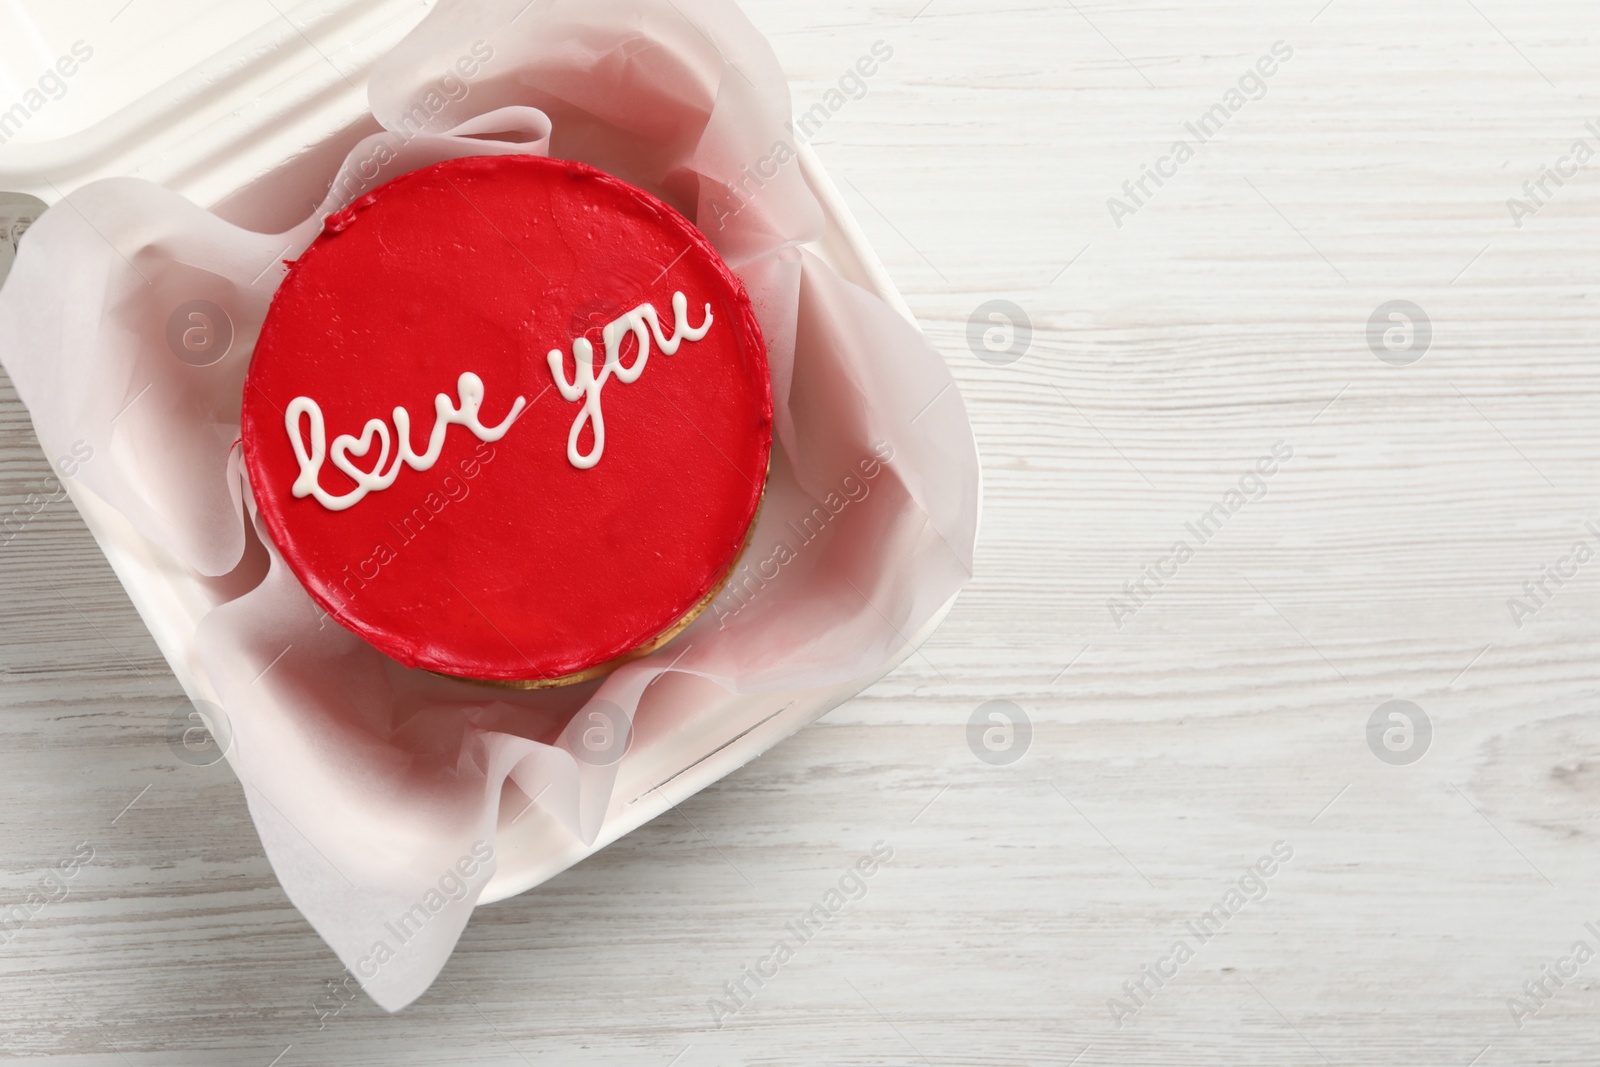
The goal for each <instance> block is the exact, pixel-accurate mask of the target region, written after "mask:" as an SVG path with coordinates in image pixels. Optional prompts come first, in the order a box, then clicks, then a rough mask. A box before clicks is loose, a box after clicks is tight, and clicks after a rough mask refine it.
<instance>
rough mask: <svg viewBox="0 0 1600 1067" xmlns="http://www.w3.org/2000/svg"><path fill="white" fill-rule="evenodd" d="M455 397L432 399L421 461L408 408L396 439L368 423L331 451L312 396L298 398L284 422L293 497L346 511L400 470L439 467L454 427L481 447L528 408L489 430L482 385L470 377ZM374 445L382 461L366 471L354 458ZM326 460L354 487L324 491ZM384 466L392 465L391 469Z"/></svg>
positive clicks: (518, 406)
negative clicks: (295, 468) (293, 467)
mask: <svg viewBox="0 0 1600 1067" xmlns="http://www.w3.org/2000/svg"><path fill="white" fill-rule="evenodd" d="M456 397H457V400H456V401H455V402H452V401H451V400H450V397H449V396H447V395H446V394H444V393H440V394H439V395H437V396H436V397H434V399H433V412H434V415H433V431H432V432H431V433H430V434H429V435H428V447H427V450H426V451H424V452H422V453H421V454H420V455H419V454H418V453H417V452H415V451H413V450H412V447H411V415H410V413H409V412H407V411H406V409H405V408H401V407H397V408H395V409H394V429H395V432H394V435H393V436H392V437H391V435H390V433H389V426H388V424H387V423H385V422H384V421H383V420H382V419H369V420H368V421H367V424H366V425H365V426H364V427H362V429H361V436H360V437H352V436H351V435H350V434H340V435H339V436H338V437H335V438H334V439H333V444H332V445H331V446H330V445H329V444H328V438H327V428H326V427H325V426H324V425H323V420H322V408H321V406H320V405H318V403H317V402H316V401H315V400H313V399H311V398H310V397H308V396H297V397H295V398H294V400H293V401H292V402H291V403H290V404H289V409H288V411H286V412H285V413H284V417H283V421H284V426H285V428H287V429H288V431H289V443H290V444H291V445H292V446H293V447H294V458H295V459H296V460H297V461H298V462H299V464H300V476H299V477H298V478H296V479H295V480H294V495H295V497H296V498H297V499H298V498H302V497H308V496H310V497H316V499H317V503H319V504H321V505H322V506H323V507H325V508H327V509H328V510H329V511H343V510H345V509H346V508H348V507H352V506H353V505H355V503H356V502H357V501H359V500H360V499H361V498H362V497H364V496H366V495H367V494H368V493H370V492H373V491H375V490H379V489H387V488H389V487H390V486H391V485H393V484H394V480H395V478H397V477H399V475H400V468H401V466H407V467H410V468H411V469H412V470H415V471H425V470H429V469H430V468H432V467H433V465H434V464H435V463H437V462H438V461H439V454H440V453H441V452H443V451H444V437H445V433H446V431H448V430H449V429H450V427H451V425H452V424H453V425H456V426H465V427H466V428H467V429H469V430H471V431H472V433H473V435H474V436H476V437H477V438H478V440H480V441H498V440H500V438H502V437H504V436H505V434H506V431H507V430H509V429H511V424H512V423H513V422H515V421H517V416H518V415H521V414H522V409H523V408H525V407H527V405H528V402H527V400H526V399H525V398H523V397H520V396H519V397H517V399H516V402H515V403H513V404H512V405H511V413H510V414H508V415H507V416H506V417H505V419H504V420H503V421H501V422H500V424H499V425H497V426H485V425H484V424H483V421H482V419H481V418H479V415H478V412H479V409H480V408H481V407H482V406H483V379H482V378H480V377H478V376H477V375H476V374H473V373H472V372H471V371H468V372H466V373H465V374H463V375H462V376H461V377H460V378H459V379H458V380H457V382H456ZM308 420H309V431H310V433H309V437H308V435H307V434H306V433H304V432H302V430H301V424H302V422H306V421H308ZM374 441H376V442H377V444H378V458H377V459H376V460H373V461H370V465H369V466H368V468H367V469H365V470H363V469H362V468H361V467H360V466H358V465H357V464H355V463H354V462H352V461H351V459H350V457H351V456H355V457H357V458H363V457H365V456H366V455H367V454H368V453H369V452H371V451H372V445H373V442H374ZM391 452H392V453H393V454H394V462H393V463H392V464H391V463H389V456H390V453H391ZM324 460H331V461H332V462H333V465H334V466H335V467H336V468H338V469H339V470H341V471H343V472H344V473H345V474H347V475H349V477H350V479H351V480H352V481H354V482H355V483H356V487H355V488H354V489H352V490H350V492H348V493H340V494H334V493H330V492H328V491H327V490H326V489H324V488H322V464H323V461H324ZM385 464H389V465H388V467H387V469H385Z"/></svg>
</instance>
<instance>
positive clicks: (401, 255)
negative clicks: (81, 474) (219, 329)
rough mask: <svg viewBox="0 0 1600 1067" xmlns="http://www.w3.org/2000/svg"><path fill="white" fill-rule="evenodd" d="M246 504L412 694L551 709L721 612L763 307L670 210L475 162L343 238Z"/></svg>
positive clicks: (739, 539) (414, 177)
mask: <svg viewBox="0 0 1600 1067" xmlns="http://www.w3.org/2000/svg"><path fill="white" fill-rule="evenodd" d="M243 439H244V453H245V461H246V465H247V469H248V472H249V478H250V486H251V490H252V492H253V493H254V495H255V499H256V502H257V505H258V507H259V509H260V512H261V516H262V519H263V520H264V523H265V525H266V528H267V530H268V532H269V533H270V535H271V537H272V539H273V541H274V542H275V543H276V545H277V547H278V549H279V550H280V551H281V553H282V555H283V558H284V560H285V561H286V562H287V563H288V565H289V567H290V568H292V569H293V571H294V573H295V574H296V576H297V577H298V578H299V579H300V581H301V583H302V584H303V585H304V586H305V587H306V589H307V590H308V591H309V592H310V594H311V595H312V597H313V598H314V599H315V600H316V601H317V602H318V603H319V604H320V605H322V607H323V608H324V609H325V610H326V611H327V612H328V613H329V614H330V615H331V616H332V617H333V618H334V619H336V620H337V621H338V622H340V623H341V624H342V625H344V626H345V627H347V628H348V629H350V630H352V631H353V632H355V633H356V634H359V635H360V636H361V637H363V638H365V639H366V640H367V641H368V642H370V643H371V644H372V645H374V646H375V647H377V648H378V649H379V650H380V651H382V652H384V653H386V654H387V655H389V656H391V657H393V658H394V659H396V660H398V661H400V662H401V663H403V664H405V665H407V666H411V667H422V668H426V669H428V670H432V671H436V672H439V673H443V674H449V675H455V676H459V677H464V678H472V679H479V680H484V681H495V682H505V683H512V684H520V685H554V684H563V683H567V682H574V681H579V680H582V679H585V678H589V677H594V676H595V675H597V674H599V673H602V672H603V671H605V670H607V669H609V668H610V667H611V666H614V665H615V664H616V663H618V662H621V661H623V660H625V659H627V658H628V657H630V656H632V655H637V654H642V653H643V652H647V651H649V650H651V649H653V648H656V647H659V646H660V645H661V644H663V643H665V642H666V641H667V640H669V639H670V638H671V637H672V636H673V635H674V634H676V633H677V632H678V631H679V630H681V629H682V628H683V627H684V626H686V625H688V623H689V622H691V621H692V620H693V619H694V617H695V616H696V615H697V614H698V613H699V612H701V611H702V610H704V608H705V607H706V605H707V604H708V603H709V602H710V600H711V598H712V597H713V596H714V595H715V594H716V592H717V590H718V589H719V588H720V586H721V583H722V582H723V580H724V579H725V578H726V576H727V574H728V572H729V571H730V569H731V568H732V566H733V564H734V562H735V560H736V559H737V557H738V555H739V552H740V550H741V548H742V547H743V545H744V543H745V541H746V538H747V536H748V534H749V530H750V527H751V524H752V523H753V522H754V520H755V516H756V512H757V509H758V508H759V506H760V502H761V496H762V490H763V488H764V486H765V482H766V476H767V463H768V458H769V454H770V451H771V446H772V396H771V386H770V382H769V379H768V372H767V362H766V350H765V346H764V344H763V342H762V338H761V331H760V328H759V326H758V325H757V323H756V319H755V315H754V313H753V311H752V310H751V307H750V301H749V298H748V297H747V296H746V294H745V291H744V288H743V286H741V285H740V283H739V281H738V279H737V278H735V277H734V276H733V274H732V273H731V272H730V271H729V270H728V268H727V266H726V265H725V264H724V263H723V262H722V260H721V259H720V258H719V257H718V256H717V253H716V252H715V251H714V250H713V249H712V247H711V245H710V244H709V243H708V242H707V241H706V239H705V237H704V236H703V235H701V233H700V232H699V231H698V230H696V229H695V228H694V226H693V225H692V224H690V223H689V222H688V221H687V220H686V219H684V218H683V216H681V215H679V214H678V213H677V212H676V211H674V210H673V209H672V208H671V207H669V206H667V205H666V204H664V203H662V202H661V201H660V200H658V199H656V198H655V197H653V196H651V195H650V194H648V193H645V192H644V191H642V190H640V189H636V188H634V187H633V186H631V185H628V184H626V183H624V182H621V181H619V180H617V179H615V178H612V177H610V176H608V175H606V174H603V173H601V172H599V171H597V170H595V169H593V168H592V167H588V166H585V165H583V164H580V163H571V162H564V161H560V160H550V159H544V158H539V157H534V156H497V157H474V158H469V159H458V160H452V161H449V162H445V163H440V164H437V165H435V166H432V167H427V168H425V169H423V170H418V171H414V172H412V173H410V174H407V175H405V176H403V177H400V178H397V179H395V180H394V181H392V182H390V183H388V184H387V185H384V186H381V187H380V188H378V189H377V190H375V191H374V192H372V193H370V194H368V195H367V196H364V197H363V198H361V199H360V200H358V201H356V202H355V203H354V204H352V205H351V206H350V207H349V208H347V209H345V210H344V211H341V212H339V213H337V214H335V215H331V216H329V217H328V219H327V220H326V223H325V226H324V230H323V233H322V234H321V235H320V236H319V237H318V238H317V239H316V240H315V241H314V242H313V243H312V244H311V246H310V247H309V248H308V249H306V251H305V253H304V254H303V255H301V257H300V258H299V259H298V260H297V261H295V262H294V263H293V264H292V265H291V266H290V269H289V273H288V276H287V277H286V278H285V280H284V282H283V284H282V286H281V287H280V288H279V290H278V293H277V295H276V296H275V297H274V299H273V302H272V307H271V310H270V311H269V313H268V315H267V318H266V322H265V324H264V325H263V326H262V330H261V336H260V340H259V342H258V343H257V345H256V350H255V355H254V357H253V359H252V361H251V364H250V370H249V376H248V379H247V381H246V385H245V394H244V411H243Z"/></svg>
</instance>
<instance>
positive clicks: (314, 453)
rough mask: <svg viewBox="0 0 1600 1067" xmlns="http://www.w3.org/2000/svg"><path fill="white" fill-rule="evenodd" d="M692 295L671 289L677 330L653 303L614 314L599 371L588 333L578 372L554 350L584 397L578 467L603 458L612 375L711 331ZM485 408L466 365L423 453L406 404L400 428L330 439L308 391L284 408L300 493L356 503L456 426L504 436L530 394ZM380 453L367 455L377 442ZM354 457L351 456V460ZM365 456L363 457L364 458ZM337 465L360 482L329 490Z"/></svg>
mask: <svg viewBox="0 0 1600 1067" xmlns="http://www.w3.org/2000/svg"><path fill="white" fill-rule="evenodd" d="M688 308H689V301H688V299H687V298H686V297H685V296H684V295H683V294H682V293H673V294H672V315H673V328H672V336H671V337H667V336H665V335H664V334H663V333H662V331H661V320H660V318H659V316H658V315H657V314H656V309H655V305H654V304H640V305H639V306H638V307H636V308H634V309H633V310H632V311H629V312H628V313H627V314H625V315H622V316H621V317H620V318H617V319H614V320H612V321H611V322H610V323H608V324H607V325H606V327H605V329H604V330H603V331H602V333H601V336H602V338H603V340H604V343H605V347H606V356H605V363H604V364H603V365H602V366H601V369H600V373H599V374H598V375H596V374H595V370H594V346H593V345H592V344H590V343H589V341H588V340H587V339H586V338H583V337H579V338H577V339H576V340H574V341H573V342H572V357H573V361H574V366H573V373H572V377H571V378H570V379H569V378H568V377H567V375H566V368H565V366H564V363H565V360H564V358H563V356H562V353H561V350H560V349H559V348H554V349H551V350H550V355H549V363H550V373H551V374H553V375H554V376H555V380H556V381H555V384H556V388H557V390H559V391H560V393H561V395H562V396H563V397H565V398H566V400H567V401H568V402H569V403H576V402H578V401H579V400H581V401H583V407H582V409H581V410H580V411H579V412H578V417H577V419H576V420H575V421H574V422H573V424H572V431H571V432H570V433H569V434H568V435H567V460H568V461H569V462H570V463H571V464H572V465H573V466H574V467H577V468H578V469H579V470H588V469H589V468H591V467H593V466H594V465H595V464H596V463H599V462H600V457H601V455H603V454H604V452H605V447H606V423H605V415H604V414H603V413H602V411H601V409H600V391H601V390H602V389H604V388H605V385H606V382H608V381H610V380H611V378H612V377H613V376H614V377H616V378H617V379H618V380H619V381H621V382H624V383H632V382H636V381H638V380H639V375H641V374H643V373H644V368H645V365H646V364H647V363H648V362H649V361H650V342H651V340H652V339H654V341H655V343H656V347H657V348H659V349H660V350H661V352H662V354H664V355H668V356H671V355H676V354H677V351H678V348H679V346H680V345H682V343H683V342H684V341H685V340H688V341H699V340H700V339H702V338H703V337H705V335H706V333H707V331H709V330H710V329H711V324H712V321H713V319H712V315H711V305H710V304H707V305H706V314H705V318H704V319H703V320H702V321H701V323H700V325H699V326H690V325H689V316H688ZM630 336H631V337H633V338H634V339H635V340H636V341H637V342H638V345H639V351H638V353H637V354H636V355H635V356H634V359H633V362H632V363H630V364H626V365H624V364H623V362H622V346H623V344H624V343H625V342H626V341H627V339H628V338H629V337H630ZM482 406H483V379H482V378H480V377H478V376H477V375H476V374H473V373H472V372H471V371H467V372H466V373H464V374H462V375H461V377H460V378H459V379H458V380H457V382H456V399H455V400H454V401H452V400H451V399H450V397H449V396H448V395H447V394H445V393H439V394H438V395H437V396H435V397H434V400H433V429H432V430H431V431H430V432H429V434H428V447H427V448H426V449H425V450H424V451H422V452H420V453H419V452H417V451H415V450H414V449H413V448H412V445H411V414H410V413H409V412H408V411H406V409H405V408H403V407H397V408H395V409H394V412H393V416H392V417H393V422H394V429H393V431H392V432H391V430H390V428H389V423H387V422H385V421H384V420H383V419H368V420H367V422H366V425H364V426H363V427H362V428H361V433H360V435H359V436H355V435H351V434H340V435H339V436H338V437H335V438H334V439H333V441H332V442H331V443H330V442H329V441H328V436H327V433H328V431H327V426H326V425H325V423H324V421H323V417H322V407H321V405H319V404H318V403H317V402H316V401H315V400H313V399H311V398H310V397H308V396H297V397H295V398H294V400H293V401H292V402H290V404H289V407H288V410H287V411H285V412H284V417H283V422H284V428H285V429H287V430H288V431H289V443H290V445H291V446H292V447H293V448H294V457H295V460H296V461H297V462H298V463H299V466H300V474H299V476H298V477H296V478H295V480H294V487H293V492H294V495H295V497H296V499H301V498H304V497H308V496H309V497H315V498H316V501H317V503H319V504H321V505H322V506H323V507H325V508H327V509H328V510H329V511H344V510H345V509H346V508H349V507H353V506H354V505H355V504H356V503H358V502H359V501H360V500H361V499H362V498H363V497H365V496H366V495H367V494H368V493H372V492H377V491H379V490H383V489H387V488H389V487H390V486H391V485H393V484H394V481H395V479H396V478H397V477H399V475H400V468H401V467H410V468H411V469H412V470H415V471H425V470H429V469H431V468H432V467H433V465H434V464H435V463H437V462H438V461H439V455H440V453H442V452H443V451H444V439H445V434H446V433H447V432H448V431H449V429H450V427H451V426H452V425H454V426H465V427H466V428H467V429H468V430H470V431H472V433H473V434H474V435H475V436H476V437H477V438H478V440H480V441H498V440H500V438H502V437H504V436H505V433H506V431H507V430H509V429H511V424H512V423H514V422H516V421H517V417H518V416H519V415H521V414H522V410H523V408H525V407H527V406H528V401H527V399H526V398H525V397H521V396H519V397H517V398H516V400H515V402H513V403H512V405H511V412H510V414H508V415H507V416H506V417H505V419H503V420H502V421H501V422H500V423H499V424H498V425H496V426H485V425H484V424H483V421H482V419H481V418H480V417H479V411H480V409H481V408H482ZM585 424H588V425H589V426H590V428H591V430H592V432H593V434H594V442H593V444H592V446H591V447H590V449H589V451H588V452H583V451H581V450H580V449H579V448H578V439H579V437H580V436H581V435H582V433H583V427H584V425H585ZM374 446H376V447H377V457H376V458H372V459H369V458H368V457H369V456H370V455H371V453H372V451H373V447H374ZM352 457H353V458H352ZM358 461H359V462H358ZM325 463H332V464H333V466H334V468H335V469H336V470H339V471H341V472H343V473H344V474H345V475H346V476H347V477H349V479H350V480H351V481H353V482H355V483H356V487H355V488H354V489H352V490H350V491H349V492H347V493H330V492H328V491H327V490H326V489H324V488H323V487H322V468H323V465H324V464H325Z"/></svg>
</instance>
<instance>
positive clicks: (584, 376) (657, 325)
mask: <svg viewBox="0 0 1600 1067" xmlns="http://www.w3.org/2000/svg"><path fill="white" fill-rule="evenodd" d="M688 308H689V301H688V300H687V299H686V298H685V297H684V295H683V294H682V293H673V294H672V315H673V320H674V322H673V327H672V336H671V337H664V336H662V333H661V320H660V318H659V317H657V315H656V308H655V305H654V304H640V305H639V306H638V307H636V308H634V309H633V310H632V311H630V312H628V313H627V314H625V315H623V316H622V317H621V318H618V319H614V320H612V321H611V322H610V323H609V324H607V326H606V328H605V329H604V331H602V333H601V337H602V339H603V341H604V342H605V346H606V361H605V365H604V366H603V367H602V368H601V370H600V374H599V376H598V377H597V376H596V375H595V373H594V345H592V344H590V343H589V341H588V339H587V338H583V337H580V338H578V339H577V340H575V341H573V342H572V359H573V364H574V366H573V369H572V377H571V379H568V378H567V373H566V367H565V362H566V359H565V357H564V356H563V355H562V353H561V349H559V348H552V349H551V350H550V356H549V360H550V373H551V374H553V375H554V376H555V379H556V388H557V389H558V390H560V392H561V395H562V397H564V398H565V399H566V400H567V402H568V403H576V402H577V401H579V400H582V401H583V408H582V410H580V411H579V412H578V417H577V418H576V419H575V420H574V421H573V423H572V432H571V433H569V434H568V435H567V461H568V462H569V463H571V464H572V465H573V466H574V467H577V468H578V469H579V470H588V469H589V468H590V467H593V466H594V465H595V464H596V463H599V462H600V457H601V455H603V454H604V453H605V450H606V421H605V415H604V414H603V413H602V412H601V410H600V390H602V389H604V388H605V385H606V382H608V381H609V380H611V378H612V376H613V375H614V376H615V377H616V378H617V380H618V381H621V382H623V383H625V384H631V383H633V382H636V381H638V380H639V375H641V374H643V373H644V368H645V364H646V363H648V362H649V361H650V338H651V336H652V335H654V337H655V341H656V346H657V347H659V348H660V349H661V351H662V354H664V355H668V356H671V355H676V354H677V351H678V346H679V345H680V344H681V343H682V342H683V341H684V340H685V339H687V340H690V341H698V340H700V339H701V338H702V337H704V336H705V335H706V331H707V330H709V329H711V323H712V318H711V305H710V304H707V305H706V316H705V319H704V321H702V322H701V323H700V325H699V326H695V327H690V325H689V315H688ZM630 334H631V335H632V336H633V337H634V338H635V339H636V340H637V341H638V342H639V353H638V355H636V356H635V357H634V359H633V362H632V363H631V364H628V365H626V366H625V365H624V364H623V362H622V345H623V342H624V341H626V340H627V338H628V336H629V335H630ZM584 423H588V424H589V426H590V428H591V430H592V431H593V433H594V443H593V445H592V446H591V447H590V449H589V451H588V452H583V451H580V450H579V448H578V438H579V436H580V435H581V434H582V433H583V426H584Z"/></svg>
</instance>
